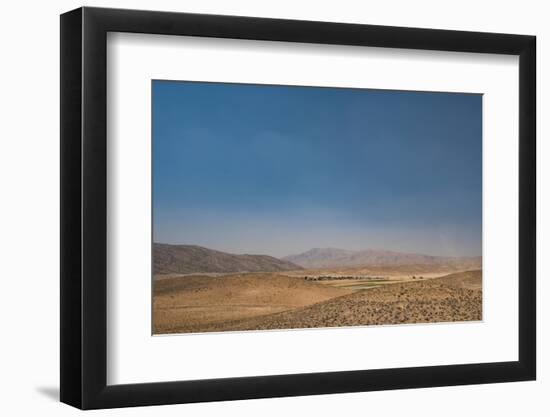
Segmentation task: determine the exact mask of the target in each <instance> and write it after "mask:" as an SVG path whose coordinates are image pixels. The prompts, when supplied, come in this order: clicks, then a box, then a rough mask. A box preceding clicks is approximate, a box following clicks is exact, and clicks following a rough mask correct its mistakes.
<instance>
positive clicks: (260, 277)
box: [153, 245, 482, 334]
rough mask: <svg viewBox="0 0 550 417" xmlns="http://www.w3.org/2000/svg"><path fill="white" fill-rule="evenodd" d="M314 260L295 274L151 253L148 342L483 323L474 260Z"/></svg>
mask: <svg viewBox="0 0 550 417" xmlns="http://www.w3.org/2000/svg"><path fill="white" fill-rule="evenodd" d="M317 255H318V253H313V255H312V254H309V257H306V258H297V259H293V261H295V262H300V263H301V264H302V265H299V264H298V263H294V262H291V261H290V260H288V259H283V260H278V259H277V258H272V257H268V256H260V255H231V254H226V253H223V252H218V251H212V250H210V249H206V248H201V247H196V246H182V245H180V246H171V245H155V248H154V254H153V256H154V262H155V268H154V269H155V273H154V277H153V333H154V334H173V333H201V332H224V331H246V330H274V329H303V328H323V327H348V326H371V325H397V324H406V323H441V322H461V321H479V320H482V271H481V258H456V259H455V258H438V257H419V256H406V255H401V254H398V253H394V252H372V253H371V252H369V253H368V254H367V255H368V256H367V255H365V254H360V255H361V256H359V255H357V254H352V255H349V254H345V253H336V255H334V253H332V252H331V253H330V256H328V260H327V256H326V252H323V253H322V255H323V256H321V257H319V256H317ZM319 258H322V260H321V261H319ZM349 259H355V260H356V261H353V262H352V261H350V260H349ZM354 263H355V264H354ZM330 264H332V265H333V266H330ZM304 265H305V266H304ZM319 265H320V266H319ZM196 269H198V271H196V272H195V271H193V270H196ZM263 269H265V270H263Z"/></svg>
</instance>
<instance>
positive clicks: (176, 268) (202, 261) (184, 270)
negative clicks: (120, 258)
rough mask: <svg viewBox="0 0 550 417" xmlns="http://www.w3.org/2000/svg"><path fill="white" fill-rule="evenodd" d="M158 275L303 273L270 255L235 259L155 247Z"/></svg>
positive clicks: (211, 252) (222, 254)
mask: <svg viewBox="0 0 550 417" xmlns="http://www.w3.org/2000/svg"><path fill="white" fill-rule="evenodd" d="M153 265H154V267H153V270H154V273H155V274H174V273H175V274H191V273H197V272H203V273H215V272H223V273H230V272H279V271H291V270H297V269H302V268H301V267H300V266H298V265H295V264H293V263H292V262H289V261H284V260H281V259H277V258H274V257H272V256H267V255H234V254H231V253H225V252H220V251H217V250H212V249H207V248H203V247H201V246H194V245H168V244H164V243H155V244H154V245H153Z"/></svg>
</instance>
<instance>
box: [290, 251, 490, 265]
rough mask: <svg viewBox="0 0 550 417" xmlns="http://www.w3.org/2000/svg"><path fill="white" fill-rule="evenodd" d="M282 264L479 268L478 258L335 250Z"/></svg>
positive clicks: (302, 256) (294, 258) (299, 255)
mask: <svg viewBox="0 0 550 417" xmlns="http://www.w3.org/2000/svg"><path fill="white" fill-rule="evenodd" d="M283 260H285V261H288V262H291V263H293V264H296V265H299V266H302V267H304V268H331V267H352V266H392V265H393V266H397V265H442V264H458V263H460V264H464V265H470V264H471V266H472V267H476V268H477V267H480V266H481V256H476V257H450V256H431V255H422V254H416V253H403V252H394V251H389V250H379V249H367V250H360V251H351V250H345V249H335V248H315V249H311V250H308V251H307V252H304V253H300V254H298V255H290V256H286V257H284V258H283Z"/></svg>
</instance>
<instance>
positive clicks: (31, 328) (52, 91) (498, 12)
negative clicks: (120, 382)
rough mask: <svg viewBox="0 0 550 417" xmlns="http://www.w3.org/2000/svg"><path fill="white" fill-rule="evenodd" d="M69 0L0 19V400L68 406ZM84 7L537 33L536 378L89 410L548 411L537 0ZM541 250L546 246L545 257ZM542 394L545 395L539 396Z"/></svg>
mask: <svg viewBox="0 0 550 417" xmlns="http://www.w3.org/2000/svg"><path fill="white" fill-rule="evenodd" d="M81 5H82V3H80V2H77V1H72V0H60V1H57V2H55V3H53V2H38V1H27V2H9V3H6V4H4V5H3V8H2V20H1V23H0V31H1V36H0V42H1V49H0V51H1V55H0V56H1V57H2V61H1V65H0V72H1V77H0V83H2V84H1V89H0V92H1V93H0V115H1V116H0V120H1V122H0V141H1V142H0V143H1V152H0V189H1V190H2V194H1V195H2V203H1V204H0V245H1V247H0V253H1V254H2V257H1V260H2V262H0V276H1V278H0V279H1V280H2V284H3V285H2V287H1V289H2V292H1V295H2V297H1V299H0V318H1V319H0V320H1V325H2V327H1V329H2V342H1V343H0V392H1V393H2V394H1V397H2V400H1V401H0V410H2V414H4V415H27V414H28V415H32V414H31V413H42V414H46V415H59V416H65V415H75V414H77V413H78V412H77V411H76V410H75V409H72V408H71V407H68V406H66V405H63V404H60V403H58V402H57V396H58V391H59V388H58V379H59V371H58V368H59V360H58V356H59V353H58V349H59V343H58V340H59V325H58V311H59V278H58V277H59V249H58V248H59V220H58V218H59V185H58V183H59V17H58V15H59V14H60V13H62V12H64V11H67V10H70V9H73V8H76V7H79V6H81ZM86 5H89V6H103V7H123V8H139V9H157V10H169V11H182V12H183V11H187V12H199V13H217V14H239V15H250V16H265V17H280V18H293V19H309V20H326V21H341V22H354V23H371V24H381V25H395V26H417V27H431V28H441V29H462V30H475V31H493V32H509V33H523V34H533V35H537V37H538V75H539V79H538V88H537V92H538V120H539V122H538V123H539V125H538V138H539V156H538V159H539V183H538V184H539V185H538V191H539V201H538V208H539V226H538V227H539V250H538V253H539V265H538V270H539V284H538V300H539V304H538V306H539V307H538V313H539V326H538V329H539V366H538V372H539V378H538V381H537V382H527V383H508V384H496V385H482V386H468V387H451V388H432V389H422V390H404V391H388V392H377V393H359V394H344V395H325V396H314V397H300V398H286V399H271V400H254V401H237V402H229V403H210V404H193V405H179V406H165V407H153V408H152V407H145V408H139V409H122V410H108V411H99V412H96V413H94V414H97V415H114V414H115V413H116V415H131V416H134V415H138V416H147V415H155V416H165V415H166V416H168V415H181V414H182V413H187V414H188V415H196V416H214V415H224V416H233V415H234V416H237V415H238V416H255V415H260V414H261V415H268V416H269V415H273V416H279V415H285V414H287V415H299V414H305V413H307V414H309V413H311V414H313V413H315V414H317V415H320V416H325V415H326V416H329V415H339V414H342V413H346V414H347V415H365V414H370V415H380V414H384V415H405V414H406V415H410V416H416V415H418V416H423V417H427V416H441V415H446V416H461V417H463V416H465V415H500V416H512V415H520V414H524V415H531V416H543V415H548V413H549V411H550V404H549V402H548V400H547V394H546V393H547V392H549V390H550V382H549V378H550V365H549V363H550V361H549V360H548V358H547V355H546V353H547V352H548V351H549V344H550V330H549V329H550V326H548V325H547V324H546V318H547V317H549V315H550V303H544V300H546V299H547V298H548V297H550V285H549V282H548V279H549V275H550V262H549V261H548V260H544V259H543V257H544V256H545V255H546V256H547V254H548V251H549V250H550V222H549V221H548V220H547V218H544V217H543V216H541V213H544V212H550V191H549V190H548V187H546V190H544V189H543V188H544V186H545V184H546V183H547V181H550V167H549V166H548V165H546V166H543V162H544V161H550V147H549V146H548V145H547V144H546V143H543V142H544V140H543V139H544V136H545V133H547V131H548V128H547V125H546V120H543V117H542V115H543V114H545V113H544V110H545V109H546V107H545V104H546V103H545V102H544V100H546V98H547V97H549V96H550V83H549V82H548V81H547V80H546V79H545V77H544V74H543V73H544V72H545V71H546V72H547V73H548V72H549V71H548V66H549V65H548V62H549V59H550V47H549V46H548V44H549V42H550V26H548V24H547V23H548V22H547V20H548V19H547V16H548V12H549V11H548V10H545V2H542V1H534V0H524V1H521V2H520V1H517V0H516V1H513V2H510V1H502V0H501V1H485V2H479V1H476V0H473V1H472V0H462V1H460V2H459V1H455V2H452V3H451V2H442V1H428V0H416V1H407V0H403V1H391V0H388V1H385V2H369V1H356V2H353V1H348V0H339V1H337V2H335V1H320V0H318V1H306V0H303V1H299V0H293V1H292V0H289V1H286V0H278V1H270V2H259V1H254V0H232V1H231V2H228V1H223V0H188V1H186V2H182V1H170V0H157V1H147V0H124V1H118V2H116V1H92V0H89V1H88V2H86ZM547 258H548V256H547ZM544 394H546V395H544Z"/></svg>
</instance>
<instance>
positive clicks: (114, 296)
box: [61, 7, 536, 409]
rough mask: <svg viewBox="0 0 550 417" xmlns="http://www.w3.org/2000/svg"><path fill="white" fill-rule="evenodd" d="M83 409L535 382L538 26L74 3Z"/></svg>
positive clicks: (66, 166) (66, 244)
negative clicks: (350, 20)
mask: <svg viewBox="0 0 550 417" xmlns="http://www.w3.org/2000/svg"><path fill="white" fill-rule="evenodd" d="M61 102H62V104H61V210H62V211H61V267H62V268H61V401H63V402H65V403H67V404H70V405H73V406H76V407H79V408H83V409H91V408H111V407H124V406H139V405H155V404H174V403H187V402H200V401H217V400H234V399H248V398H264V397H277V396H297V395H313V394H325V393H341V392H357V391H372V390H387V389H399V388H419V387H433V386H445V385H463V384H480V383H494V382H505V381H523V380H532V379H535V375H536V350H535V346H536V330H535V329H536V317H535V299H536V297H535V292H536V281H535V279H536V274H535V272H536V270H535V269H536V268H535V249H536V239H535V236H536V224H535V217H536V191H535V172H536V166H535V161H536V158H535V153H536V149H535V103H536V100H535V38H534V37H532V36H526V35H508V34H492V33H474V32H459V31H446V30H432V29H414V28H397V27H385V26H371V25H356V24H341V23H327V22H310V21H292V20H277V19H264V18H251V17H235V16H214V15H197V14H185V13H168V12H150V11H135V10H118V9H100V8H87V7H86V8H81V9H77V10H74V11H71V12H68V13H66V14H63V15H62V16H61Z"/></svg>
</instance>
